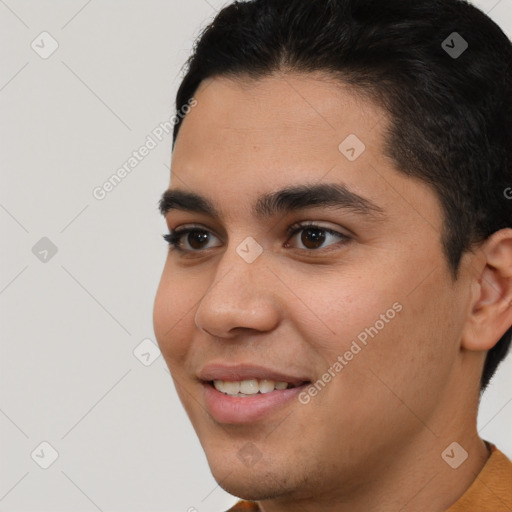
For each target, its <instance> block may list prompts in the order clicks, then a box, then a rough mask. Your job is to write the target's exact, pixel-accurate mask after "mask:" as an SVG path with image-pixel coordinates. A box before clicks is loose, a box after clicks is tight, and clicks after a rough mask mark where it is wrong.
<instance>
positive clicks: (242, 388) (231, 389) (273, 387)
mask: <svg viewBox="0 0 512 512" xmlns="http://www.w3.org/2000/svg"><path fill="white" fill-rule="evenodd" d="M207 384H209V385H210V386H213V387H214V388H215V389H216V390H217V391H220V392H221V393H224V394H225V395H228V396H237V397H250V396H255V395H258V394H261V395H265V394H267V393H272V392H273V391H284V390H285V389H294V388H298V387H302V386H304V385H306V384H310V381H302V382H300V383H298V384H297V383H292V382H285V381H280V382H276V381H274V380H271V379H261V380H260V379H246V380H237V381H231V380H220V379H216V380H212V381H209V382H208V383H207Z"/></svg>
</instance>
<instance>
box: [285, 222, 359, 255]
mask: <svg viewBox="0 0 512 512" xmlns="http://www.w3.org/2000/svg"><path fill="white" fill-rule="evenodd" d="M300 232H302V235H301V236H300V243H301V244H303V245H304V246H305V248H306V250H310V251H311V250H313V251H315V250H318V249H320V248H322V245H323V244H324V242H325V241H326V240H327V239H328V238H329V237H334V238H338V239H340V240H341V243H346V242H347V241H349V240H350V237H348V236H347V235H344V234H343V233H339V232H338V231H335V230H333V229H329V228H326V227H323V226H319V225H318V224H315V223H313V222H307V223H297V224H293V225H292V226H290V227H289V228H288V232H287V233H288V236H289V237H290V238H296V237H297V235H298V234H299V233H300ZM329 245H334V244H329ZM285 247H289V243H288V242H287V243H286V244H285ZM299 249H302V248H300V247H299Z"/></svg>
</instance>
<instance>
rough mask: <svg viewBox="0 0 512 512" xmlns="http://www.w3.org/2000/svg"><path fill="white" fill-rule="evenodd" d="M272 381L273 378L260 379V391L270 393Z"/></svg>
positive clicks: (272, 385) (272, 386)
mask: <svg viewBox="0 0 512 512" xmlns="http://www.w3.org/2000/svg"><path fill="white" fill-rule="evenodd" d="M274 389H275V387H274V381H273V380H260V393H270V392H271V391H274Z"/></svg>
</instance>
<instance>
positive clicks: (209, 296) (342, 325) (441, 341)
mask: <svg viewBox="0 0 512 512" xmlns="http://www.w3.org/2000/svg"><path fill="white" fill-rule="evenodd" d="M195 98H196V100H197V102H198V105H197V106H196V107H194V108H193V109H192V110H191V111H190V113H189V114H187V116H186V118H185V120H184V122H183V125H182V127H181V131H180V133H179V136H178V139H177V142H176V146H175V150H174V154H173V160H172V169H171V171H172V173H171V180H170V184H169V188H171V189H181V190H189V191H193V192H197V193H200V194H201V195H204V196H206V197H208V198H209V199H210V200H211V201H212V202H213V203H214V204H215V205H216V206H217V208H219V209H220V210H221V211H222V213H223V218H222V219H218V218H210V217H209V216H206V215H202V214H196V213H190V212H185V211H180V210H172V211H171V212H169V213H168V215H167V216H166V222H167V226H168V228H169V229H175V228H177V227H179V226H184V225H185V224H191V223H193V224H196V225H199V226H200V227H201V229H204V230H208V231H209V232H210V233H211V234H212V235H211V238H210V242H208V243H207V244H206V246H207V247H208V248H207V249H203V250H198V249H197V247H198V246H194V247H195V248H196V252H195V253H193V254H189V255H187V256H184V255H183V254H180V253H179V252H177V251H174V250H171V251H170V252H169V254H168V258H167V261H166V264H165V267H164V270H163V274H162V278H161V281H160V285H159V288H158V291H157V295H156V298H155V304H154V328H155V334H156V337H157V340H158V343H159V346H160V349H161V351H162V354H163V356H164V358H165V360H166V363H167V365H168V368H169V370H170V372H171V375H172V376H173V379H174V382H175V385H176V389H177V392H178V394H179V396H180V399H181V401H182V403H183V406H184V407H185V409H186V411H187V413H188V415H189V418H190V420H191V422H192V425H193V426H194V429H195V431H196V433H197V435H198V437H199V440H200V442H201V444H202V446H203V449H204V451H205V453H206V456H207V459H208V463H209V465H210V468H211V471H212V473H213V475H214V477H215V479H216V480H217V481H218V482H219V484H220V485H221V486H222V487H223V488H224V489H225V490H226V491H228V492H229V493H231V494H234V495H235V496H239V497H241V498H244V499H249V500H255V501H258V503H259V505H260V507H261V509H262V510H263V511H264V512H278V511H284V510H297V511H304V512H309V511H324V512H329V511H337V512H338V511H351V512H354V511H355V512H357V511H365V512H366V511H368V510H372V511H379V512H386V511H393V512H396V511H397V510H401V511H402V512H404V511H418V510H429V511H431V512H435V511H439V512H441V511H444V510H446V509H447V508H448V507H449V506H450V505H451V504H453V503H454V502H455V501H456V500H457V499H458V498H459V497H460V496H461V495H462V494H463V493H464V492H465V490H466V489H467V488H468V487H469V485H470V484H471V483H472V482H473V480H474V479H475V477H476V475H477V474H478V472H479V471H480V470H481V469H482V467H483V465H484V464H485V462H486V460H487V458H488V455H489V454H488V450H487V448H486V446H485V444H484V442H483V441H482V439H480V437H479V436H478V434H477V431H476V414H477V407H478V397H479V380H480V375H481V372H482V368H483V363H484V358H485V355H486V351H487V350H488V349H489V348H491V347H492V346H493V345H494V344H495V343H496V342H497V340H498V339H499V338H500V336H501V335H502V334H504V333H505V331H506V330H507V328H508V327H509V326H510V325H511V324H512V314H511V308H510V306H509V305H510V303H511V300H512V287H511V276H512V230H510V229H504V230H501V231H499V232H497V233H495V234H494V235H493V236H492V237H490V238H489V239H488V240H487V241H486V242H485V243H484V244H482V245H481V246H480V247H478V248H477V249H475V250H474V251H473V252H468V253H466V254H465V255H464V257H463V259H462V263H461V268H460V274H459V278H458V279H457V281H453V279H452V277H451V274H450V271H449V268H448V264H447V261H446V259H445V256H444V254H443V252H442V246H441V232H442V223H443V216H442V212H441V207H440V203H439V202H438V200H437V197H436V195H435V194H434V192H433V191H432V190H431V189H430V188H429V187H428V186H427V185H426V184H424V183H422V182H420V181H417V180H415V179H413V178H410V177H407V176H405V175H404V174H402V173H400V172H399V171H398V170H397V168H396V166H395V164H394V163H393V161H392V160H391V159H390V158H388V157H387V156H386V155H385V154H384V152H383V141H384V139H383V137H384V130H385V128H386V125H387V123H388V122H389V118H388V117H387V115H386V114H385V113H384V111H383V110H382V109H381V108H379V106H377V105H375V104H374V103H372V102H371V101H369V100H368V99H364V98H363V97H361V96H358V95H357V94H356V93H355V91H354V90H352V89H350V88H348V87H347V86H345V85H343V84H342V83H340V82H336V81H334V80H332V79H331V80H330V79H328V77H326V76H322V75H320V74H298V73H293V72H288V73H284V72H283V73H276V74H274V75H272V76H269V77H266V78H264V79H261V80H258V81H254V80H251V79H244V80H240V79H239V80H232V79H228V78H214V79H209V80H207V81H205V82H203V83H202V84H201V86H200V88H199V89H198V91H197V92H196V95H195ZM351 133H354V134H357V136H358V137H359V139H361V140H362V141H363V142H364V144H365V146H366V150H365V151H364V152H363V153H362V154H361V156H359V158H357V159H356V160H355V161H353V162H351V161H349V160H348V159H347V158H345V156H344V155H343V154H341V152H340V151H339V150H338V146H339V144H340V143H341V142H342V141H343V140H344V139H345V138H346V137H347V135H349V134H351ZM319 182H321V183H324V182H325V183H339V184H345V185H347V186H348V187H349V188H350V189H351V190H353V191H355V192H357V193H358V194H360V195H362V196H364V197H365V198H368V199H369V200H371V201H372V202H374V203H376V204H377V205H378V206H379V207H380V208H381V209H382V210H383V212H384V216H383V218H381V219H380V220H378V221H375V220H370V219H368V218H364V217H362V216H360V215H357V214H356V213H354V212H351V211H340V210H336V209H332V208H331V209H329V208H311V209H308V210H304V211H301V212H298V213H297V212H295V213H293V214H287V215H281V216H278V217H276V218H272V219H267V220H264V221H262V220H260V219H257V218H255V217H253V216H252V214H251V210H250V207H251V206H252V204H253V203H254V202H255V200H256V198H257V197H258V196H259V195H260V194H262V193H265V192H271V191H274V190H277V189H281V188H284V187H285V186H289V185H297V184H299V183H310V184H311V183H319ZM297 221H315V223H317V224H320V225H322V226H323V227H327V228H331V229H334V230H336V231H338V232H340V233H342V234H346V235H350V237H351V238H350V240H349V241H343V240H340V238H338V237H333V236H329V235H326V236H327V238H326V240H325V242H324V244H323V245H322V246H321V248H320V249H316V250H312V249H310V248H308V247H307V246H306V245H304V236H302V239H301V234H302V235H303V233H304V232H302V233H298V234H297V235H295V236H293V237H292V238H288V237H287V236H286V228H287V227H288V226H290V225H291V224H293V223H295V222H297ZM248 236H251V237H253V238H254V239H255V240H256V241H257V242H258V243H259V244H260V245H261V246H262V247H263V249H264V252H263V254H261V256H260V257H259V258H257V259H256V261H254V262H253V263H251V264H248V263H247V262H246V261H245V260H244V259H242V258H241V257H240V256H239V255H238V254H237V252H236V248H237V246H238V245H239V244H240V243H241V242H242V241H243V240H244V239H245V238H246V237H248ZM184 243H185V244H186V243H187V240H186V237H184ZM286 243H288V245H285V244H286ZM185 247H187V248H189V249H190V248H191V246H190V245H188V244H187V245H186V246H185ZM194 247H192V248H191V249H192V250H193V249H194ZM199 247H200V246H199ZM396 302H398V303H400V304H401V305H402V310H401V311H400V312H399V313H397V314H396V316H395V318H393V319H392V320H390V321H389V322H388V323H386V325H385V327H384V328H383V329H382V330H380V331H379V333H378V335H377V336H375V337H374V338H373V339H370V340H369V342H368V344H367V346H366V347H364V349H363V350H362V351H361V352H360V353H359V354H358V355H357V356H356V357H354V358H353V360H351V361H350V362H349V364H347V365H346V366H345V367H344V368H343V370H342V371H341V372H340V373H339V374H338V375H337V376H336V377H335V378H333V379H332V381H331V382H330V383H329V384H328V385H327V386H325V388H324V389H322V391H321V392H319V393H318V394H317V396H315V397H313V398H311V401H310V403H308V404H307V405H303V404H301V403H299V402H298V401H296V400H293V401H292V402H291V403H289V404H287V405H286V406H285V407H283V408H282V409H280V410H278V411H277V412H275V413H273V414H272V415H270V416H268V417H265V418H264V419H263V420H261V421H257V422H254V423H251V424H248V425H234V424H221V423H219V422H217V421H215V420H214V419H213V418H212V417H211V416H210V414H209V413H208V412H207V411H206V410H205V403H204V399H203V393H202V391H203V389H202V385H201V384H200V382H199V381H198V379H197V373H198V371H199V369H201V368H202V367H203V366H204V365H205V364H207V363H210V362H219V361H224V362H230V363H235V362H236V363H248V364H251V363H253V364H260V365H266V364H267V365H268V364H269V362H270V363H271V364H272V366H273V368H277V369H280V370H282V371H283V372H286V373H288V374H289V373H293V374H296V375H304V374H305V375H310V376H311V380H312V381H313V382H314V381H316V380H317V379H319V378H321V376H322V375H323V374H324V373H325V372H326V371H327V369H328V368H329V367H330V366H332V364H333V363H334V362H335V361H336V360H337V357H338V356H339V355H340V354H344V353H345V352H346V351H347V350H348V349H349V347H350V344H351V342H352V340H354V339H355V338H356V337H357V335H358V334H359V333H360V332H362V331H364V329H365V328H367V327H370V326H373V325H375V322H376V321H377V320H378V319H379V318H380V315H381V314H383V313H386V311H387V310H388V309H389V308H391V307H392V305H393V304H394V303H396ZM454 441H456V442H458V443H459V444H460V445H461V446H462V447H464V449H465V450H466V451H467V452H468V455H469V456H468V458H467V460H465V462H464V463H462V464H461V465H460V466H459V467H458V468H457V469H452V468H451V467H450V466H449V465H448V464H447V463H446V462H445V461H444V460H443V459H442V457H441V453H442V452H443V451H444V450H445V449H446V448H447V447H448V446H449V445H450V444H451V443H452V442H454ZM247 443H253V444H254V445H255V446H256V447H257V450H258V452H259V454H260V455H261V458H260V459H259V460H258V461H257V462H256V463H255V464H253V465H246V464H244V463H243V461H242V459H241V458H240V457H239V456H238V454H239V451H240V450H241V449H243V448H244V446H246V444H247Z"/></svg>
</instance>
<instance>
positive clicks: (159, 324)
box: [153, 265, 195, 371]
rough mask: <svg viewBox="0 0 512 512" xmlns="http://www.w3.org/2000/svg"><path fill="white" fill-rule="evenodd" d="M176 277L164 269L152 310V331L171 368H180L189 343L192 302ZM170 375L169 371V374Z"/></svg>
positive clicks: (182, 283)
mask: <svg viewBox="0 0 512 512" xmlns="http://www.w3.org/2000/svg"><path fill="white" fill-rule="evenodd" d="M192 299H193V297H191V293H190V288H189V291H187V288H186V287H185V282H184V281H183V280H182V279H181V280H180V279H179V278H178V274H177V273H175V272H173V273H171V272H170V271H169V270H168V265H166V268H165V269H164V272H163V274H162V278H161V280H160V284H159V286H158V290H157V293H156V296H155V301H154V306H153V328H154V331H155V336H156V339H157V342H158V345H159V347H160V351H161V352H162V355H163V357H164V359H165V361H166V363H167V365H168V366H169V369H171V368H173V369H174V368H183V365H182V362H183V361H184V360H185V359H186V357H187V353H188V350H189V345H190V343H189V342H188V340H190V339H191V335H192V333H191V326H193V325H194V323H193V320H191V318H192V315H193V305H194V302H195V301H194V300H192ZM171 371H172V370H171Z"/></svg>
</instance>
